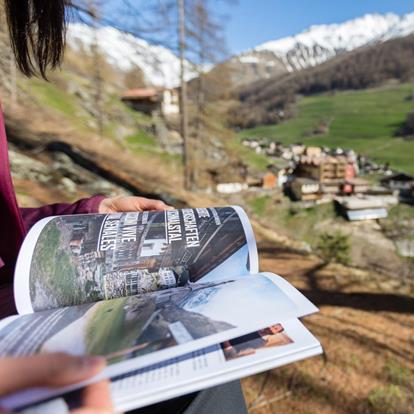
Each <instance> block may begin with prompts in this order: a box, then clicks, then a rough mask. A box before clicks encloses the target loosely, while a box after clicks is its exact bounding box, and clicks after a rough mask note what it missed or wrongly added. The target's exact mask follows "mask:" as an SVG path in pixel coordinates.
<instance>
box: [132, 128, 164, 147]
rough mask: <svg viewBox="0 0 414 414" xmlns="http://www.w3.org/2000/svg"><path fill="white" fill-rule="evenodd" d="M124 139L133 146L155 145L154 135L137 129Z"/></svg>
mask: <svg viewBox="0 0 414 414" xmlns="http://www.w3.org/2000/svg"><path fill="white" fill-rule="evenodd" d="M126 141H127V142H128V144H131V145H132V146H134V147H135V146H137V147H140V146H145V147H155V146H156V145H157V143H156V141H155V138H154V136H153V135H150V134H148V133H147V132H145V131H143V130H139V131H137V132H136V133H135V134H133V135H129V136H128V137H127V138H126Z"/></svg>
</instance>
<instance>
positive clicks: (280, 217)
mask: <svg viewBox="0 0 414 414" xmlns="http://www.w3.org/2000/svg"><path fill="white" fill-rule="evenodd" d="M247 205H248V206H249V208H250V209H251V211H252V212H253V213H254V214H255V215H256V216H258V217H259V218H262V219H264V220H265V221H266V222H267V223H269V225H270V226H271V227H272V228H274V229H276V230H277V231H279V232H281V233H283V234H285V235H287V236H288V237H292V238H294V239H297V240H303V241H305V242H307V243H309V244H310V245H311V246H313V247H316V245H317V244H318V243H319V237H320V231H319V230H318V224H320V223H322V222H326V221H330V220H342V218H340V217H338V216H337V214H336V212H335V207H334V205H333V203H328V204H321V205H317V206H313V207H310V208H303V207H300V206H298V205H296V203H295V202H292V201H290V200H289V199H287V198H286V197H284V198H283V200H282V201H281V202H280V200H279V201H278V202H276V201H273V199H272V197H271V196H268V195H260V196H255V197H251V198H249V199H248V200H247Z"/></svg>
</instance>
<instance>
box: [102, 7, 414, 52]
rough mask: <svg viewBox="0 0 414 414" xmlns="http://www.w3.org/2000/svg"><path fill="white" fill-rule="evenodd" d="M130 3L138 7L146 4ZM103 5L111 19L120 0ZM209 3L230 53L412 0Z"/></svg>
mask: <svg viewBox="0 0 414 414" xmlns="http://www.w3.org/2000/svg"><path fill="white" fill-rule="evenodd" d="M131 3H132V4H134V5H135V6H136V7H138V8H141V9H142V8H145V6H148V4H149V2H148V1H146V0H133V1H132V2H131ZM103 4H104V5H105V9H104V14H105V15H106V16H107V17H108V18H114V17H115V15H116V13H117V12H118V13H119V12H120V9H122V6H121V5H122V4H123V3H122V2H121V1H120V0H105V1H104V2H103ZM210 6H211V7H212V8H213V9H214V10H215V11H216V12H217V14H218V15H221V16H222V17H223V19H222V20H223V22H224V23H225V26H226V38H227V43H228V49H229V52H230V53H238V52H241V51H244V50H246V49H249V48H251V47H254V46H257V45H259V44H261V43H264V42H267V41H269V40H275V39H279V38H281V37H285V36H289V35H293V34H297V33H299V32H301V31H303V30H305V29H307V28H308V27H309V26H311V25H314V24H329V23H340V22H344V21H346V20H349V19H353V18H355V17H359V16H362V15H364V14H366V13H381V14H384V13H388V12H393V13H396V14H399V15H403V14H406V13H410V12H414V1H413V0H347V1H338V0H337V1H335V0H210ZM117 16H118V17H119V14H118V15H117ZM121 18H122V17H121ZM123 18H127V19H128V16H125V15H123Z"/></svg>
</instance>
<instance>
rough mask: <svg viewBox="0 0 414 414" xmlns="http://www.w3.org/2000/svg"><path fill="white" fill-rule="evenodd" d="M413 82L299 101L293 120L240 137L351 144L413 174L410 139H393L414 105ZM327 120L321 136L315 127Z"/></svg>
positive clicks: (413, 150) (413, 153)
mask: <svg viewBox="0 0 414 414" xmlns="http://www.w3.org/2000/svg"><path fill="white" fill-rule="evenodd" d="M413 91H414V84H412V83H409V84H403V85H393V86H387V87H383V88H378V89H368V90H362V91H350V92H338V93H335V94H333V95H331V94H329V95H317V96H311V97H304V98H302V99H300V100H299V102H298V104H297V108H296V115H295V117H294V118H292V119H290V120H288V121H286V122H284V123H281V124H279V125H265V126H259V127H256V128H252V129H246V130H243V131H242V132H241V133H240V136H241V137H267V138H270V139H272V140H277V141H281V142H283V143H284V144H291V143H294V142H298V141H300V142H303V143H305V144H307V145H326V146H328V147H343V148H352V149H354V150H356V151H357V152H358V153H360V154H364V155H366V156H369V157H371V158H372V159H375V160H377V161H381V162H389V163H390V164H391V166H392V167H393V168H395V169H398V170H402V171H407V172H410V173H414V140H403V139H401V138H396V137H395V133H396V131H397V130H398V128H399V127H400V126H401V124H402V123H403V122H404V120H405V118H406V115H407V113H408V112H410V111H411V110H412V109H413V107H414V103H413V101H410V100H409V99H408V97H409V96H410V95H412V93H413ZM321 124H328V125H329V130H328V131H327V132H326V133H325V134H323V135H315V134H314V131H315V130H316V129H317V128H318V127H319V126H320V125H321Z"/></svg>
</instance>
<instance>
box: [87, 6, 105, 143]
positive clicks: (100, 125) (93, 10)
mask: <svg viewBox="0 0 414 414" xmlns="http://www.w3.org/2000/svg"><path fill="white" fill-rule="evenodd" d="M99 5H100V4H99V3H98V1H97V0H88V11H89V14H90V16H91V17H92V27H93V34H94V38H93V43H92V60H93V68H94V74H93V84H94V89H95V108H96V123H97V130H98V134H99V136H100V137H102V136H103V129H104V120H103V109H102V74H101V69H100V68H101V64H100V53H99V42H98V27H99Z"/></svg>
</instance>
